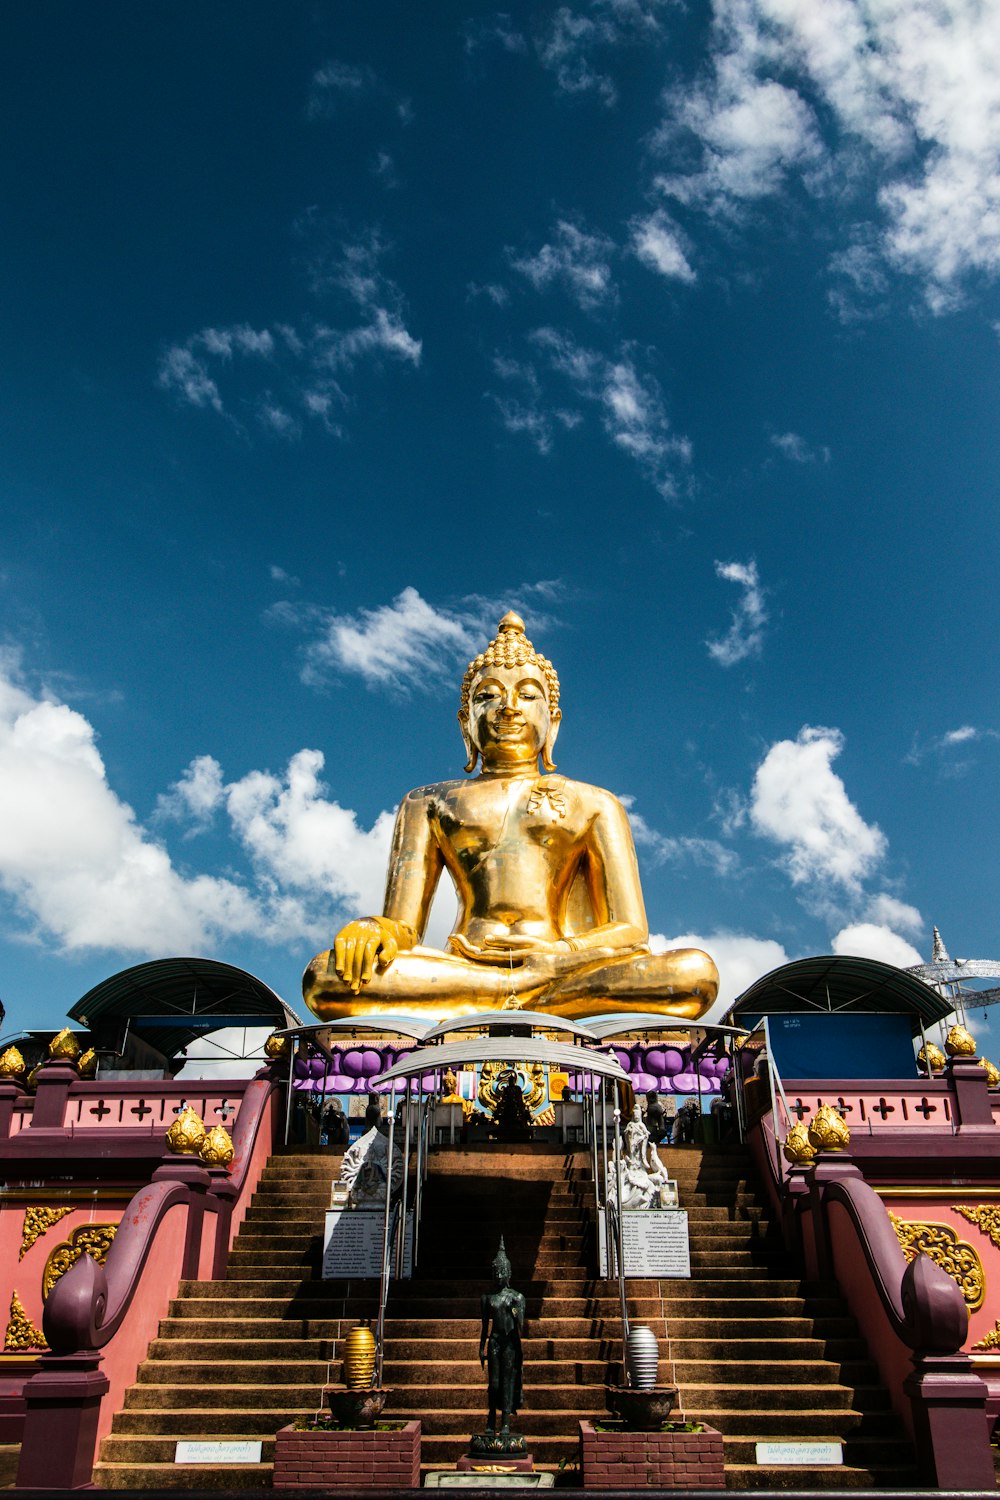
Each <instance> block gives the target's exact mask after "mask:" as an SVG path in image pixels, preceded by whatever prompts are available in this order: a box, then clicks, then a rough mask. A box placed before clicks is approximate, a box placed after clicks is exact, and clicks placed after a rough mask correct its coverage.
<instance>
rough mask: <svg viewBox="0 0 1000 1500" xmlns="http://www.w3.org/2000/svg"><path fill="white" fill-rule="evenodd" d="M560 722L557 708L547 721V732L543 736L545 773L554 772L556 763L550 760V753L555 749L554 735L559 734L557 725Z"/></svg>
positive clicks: (559, 711)
mask: <svg viewBox="0 0 1000 1500" xmlns="http://www.w3.org/2000/svg"><path fill="white" fill-rule="evenodd" d="M561 722H562V710H561V709H559V708H557V709H556V711H555V713H554V714H553V715H552V717H551V718H550V720H549V732H548V734H547V735H546V736H545V744H544V745H543V746H542V765H543V767H544V768H545V770H546V771H554V770H555V768H556V763H555V761H554V760H553V759H552V751H553V749H554V748H555V743H556V735H557V734H558V733H559V725H560V724H561Z"/></svg>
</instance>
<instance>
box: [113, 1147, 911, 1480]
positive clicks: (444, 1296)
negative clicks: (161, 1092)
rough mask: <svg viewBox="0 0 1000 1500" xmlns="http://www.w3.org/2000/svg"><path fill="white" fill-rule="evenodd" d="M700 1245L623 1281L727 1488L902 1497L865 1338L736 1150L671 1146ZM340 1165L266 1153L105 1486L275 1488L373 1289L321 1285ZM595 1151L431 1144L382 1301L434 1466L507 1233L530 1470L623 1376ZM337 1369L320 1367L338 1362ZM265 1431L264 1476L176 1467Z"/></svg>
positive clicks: (128, 1419) (462, 1410)
mask: <svg viewBox="0 0 1000 1500" xmlns="http://www.w3.org/2000/svg"><path fill="white" fill-rule="evenodd" d="M662 1154H663V1156H664V1159H665V1160H666V1162H667V1164H668V1167H669V1169H670V1171H671V1174H672V1175H673V1176H675V1177H676V1179H677V1181H678V1186H679V1191H680V1198H681V1203H682V1206H684V1207H685V1208H687V1209H688V1215H689V1227H690V1233H691V1261H692V1277H691V1280H690V1281H682V1282H671V1281H666V1282H663V1283H658V1282H656V1281H651V1280H647V1281H631V1282H630V1283H629V1286H628V1302H629V1308H630V1315H631V1316H632V1317H633V1319H634V1320H636V1321H642V1322H644V1323H647V1324H648V1325H649V1326H650V1327H651V1328H652V1329H653V1331H654V1332H655V1333H656V1334H657V1335H658V1337H659V1338H660V1340H661V1353H662V1355H663V1363H662V1364H661V1370H660V1378H661V1380H666V1379H670V1378H673V1379H674V1380H675V1381H676V1382H677V1383H678V1385H679V1386H680V1388H681V1401H682V1407H683V1411H684V1414H685V1415H688V1416H694V1417H700V1418H702V1419H703V1420H705V1421H708V1422H710V1423H711V1424H712V1425H713V1426H716V1427H718V1428H719V1430H720V1431H721V1432H722V1433H723V1437H724V1442H725V1448H726V1463H727V1482H728V1484H729V1487H730V1488H748V1489H749V1488H756V1489H759V1488H762V1487H763V1488H787V1487H789V1485H798V1486H801V1484H802V1483H803V1482H804V1478H803V1476H805V1480H807V1482H808V1485H809V1487H810V1488H815V1489H818V1488H831V1489H857V1488H871V1487H875V1488H877V1487H885V1486H887V1485H892V1486H896V1485H900V1484H902V1485H905V1484H906V1482H907V1480H908V1479H909V1478H910V1475H909V1471H908V1467H907V1466H908V1465H909V1464H910V1462H911V1456H910V1454H909V1451H908V1448H907V1445H906V1444H905V1443H903V1442H902V1440H901V1438H900V1434H899V1428H898V1424H897V1422H896V1419H895V1417H894V1416H893V1414H892V1413H891V1411H890V1410H889V1407H888V1401H887V1399H886V1395H885V1392H884V1391H883V1390H881V1388H880V1387H879V1386H878V1385H877V1383H876V1382H875V1376H874V1372H873V1369H872V1366H871V1365H870V1363H869V1361H868V1358H867V1352H866V1350H865V1348H864V1345H863V1343H862V1342H861V1341H860V1340H859V1338H858V1336H857V1331H856V1329H855V1327H854V1325H853V1322H852V1320H851V1319H850V1318H849V1317H848V1316H847V1315H846V1313H845V1310H844V1307H843V1305H842V1303H841V1302H840V1300H839V1299H838V1298H837V1296H836V1295H833V1294H832V1293H831V1289H830V1288H827V1287H816V1286H811V1285H809V1284H806V1283H803V1282H802V1281H801V1279H800V1277H799V1274H798V1270H797V1267H796V1266H795V1265H794V1264H793V1263H792V1262H791V1261H790V1259H789V1257H788V1256H787V1254H786V1253H785V1251H784V1250H783V1248H782V1247H781V1246H780V1245H778V1244H777V1243H776V1242H774V1241H772V1240H771V1239H769V1238H768V1232H767V1231H768V1226H767V1223H766V1221H765V1219H764V1216H763V1214H762V1211H761V1207H760V1203H759V1201H758V1199H757V1196H756V1194H755V1189H754V1183H753V1180H752V1177H751V1175H750V1168H749V1164H748V1162H747V1160H746V1158H745V1157H743V1156H742V1155H741V1154H740V1153H738V1152H728V1153H727V1152H711V1151H705V1152H702V1151H700V1150H698V1149H697V1148H675V1149H673V1150H669V1149H668V1150H666V1151H664V1152H663V1153H662ZM337 1167H338V1161H337V1159H336V1158H334V1157H331V1156H330V1155H329V1154H324V1155H321V1156H304V1155H287V1154H281V1155H279V1156H276V1157H275V1158H273V1159H272V1161H271V1162H270V1163H269V1165H268V1168H267V1170H266V1172H265V1174H264V1177H263V1178H262V1181H261V1183H260V1186H259V1189H258V1191H257V1193H256V1194H255V1196H254V1201H253V1204H252V1206H251V1207H250V1209H249V1212H248V1215H247V1218H246V1220H245V1222H244V1225H243V1228H242V1230H241V1233H240V1236H239V1239H238V1242H237V1246H236V1248H235V1249H234V1252H233V1255H232V1257H231V1263H230V1267H229V1270H228V1274H227V1277H226V1279H225V1280H224V1281H221V1282H188V1283H185V1284H183V1285H182V1286H181V1288H180V1294H179V1296H178V1298H177V1299H176V1301H175V1302H174V1303H173V1304H172V1305H171V1308H170V1310H169V1315H168V1317H167V1318H166V1319H164V1321H163V1323H162V1324H161V1327H160V1331H159V1335H158V1337H157V1338H156V1339H155V1340H154V1341H153V1343H152V1344H151V1346H150V1349H149V1354H148V1358H147V1359H146V1361H145V1362H144V1363H143V1365H142V1366H141V1367H140V1370H139V1374H138V1377H137V1380H136V1383H135V1385H134V1386H133V1387H132V1389H131V1390H130V1391H129V1392H128V1394H127V1397H126V1404H125V1408H124V1410H123V1411H122V1412H120V1413H118V1414H117V1416H116V1417H115V1422H114V1427H113V1430H112V1433H111V1436H110V1437H109V1438H107V1439H106V1440H105V1442H104V1443H103V1445H102V1451H101V1462H100V1465H99V1467H98V1470H97V1473H96V1474H95V1481H96V1483H97V1484H98V1485H101V1486H103V1487H105V1488H109V1489H130V1488H135V1489H139V1488H193V1487H197V1488H212V1487H213V1486H214V1487H224V1486H229V1487H233V1486H237V1487H239V1488H244V1489H253V1488H265V1487H267V1486H268V1485H269V1484H270V1462H271V1455H272V1452H273V1442H274V1434H275V1432H276V1430H277V1428H278V1427H280V1426H283V1425H284V1424H285V1423H286V1422H288V1421H291V1420H293V1419H294V1417H296V1416H298V1415H300V1414H307V1413H310V1412H312V1411H315V1410H316V1409H317V1407H318V1406H319V1405H320V1404H321V1401H322V1390H323V1387H324V1385H325V1384H326V1383H327V1381H328V1379H330V1378H332V1379H333V1381H334V1382H336V1381H337V1380H338V1379H339V1376H340V1365H339V1358H340V1344H339V1341H340V1340H341V1339H342V1338H343V1335H344V1333H345V1332H346V1330H347V1329H348V1328H349V1327H351V1326H352V1325H353V1324H354V1323H355V1322H356V1321H357V1320H358V1318H359V1317H362V1316H372V1315H374V1313H375V1312H376V1310H377V1309H376V1304H375V1288H374V1286H373V1284H372V1283H359V1282H345V1281H340V1282H333V1281H331V1282H323V1281H321V1280H320V1279H319V1278H318V1271H319V1261H320V1254H321V1245H322V1224H323V1213H324V1210H325V1209H326V1206H327V1204H328V1203H329V1196H330V1183H331V1180H332V1178H333V1177H334V1176H335V1175H336V1171H337ZM593 1218H594V1214H593V1208H592V1186H591V1183H590V1157H589V1153H587V1152H585V1151H583V1150H580V1151H577V1152H569V1153H566V1154H565V1155H562V1154H560V1155H553V1154H552V1153H551V1152H533V1151H531V1150H530V1149H529V1150H522V1151H515V1152H508V1153H504V1152H503V1151H497V1150H496V1149H491V1150H487V1151H482V1150H477V1151H468V1152H466V1151H447V1150H446V1151H442V1152H439V1153H436V1154H435V1157H434V1159H433V1162H432V1172H431V1175H430V1177H429V1178H428V1182H427V1189H426V1198H425V1217H424V1223H423V1227H422V1233H421V1264H420V1266H419V1267H418V1272H417V1275H416V1277H415V1279H414V1280H413V1281H412V1282H410V1283H404V1284H401V1285H399V1286H396V1287H394V1288H393V1292H392V1295H391V1297H390V1302H389V1306H388V1309H387V1320H386V1353H385V1366H384V1380H385V1384H386V1385H388V1386H389V1387H390V1388H391V1389H392V1391H393V1396H392V1398H391V1413H390V1414H392V1415H395V1416H397V1417H400V1418H405V1417H410V1416H412V1417H419V1418H420V1420H421V1422H422V1425H423V1463H424V1467H425V1468H427V1467H439V1466H442V1465H449V1464H452V1463H454V1462H455V1461H456V1459H457V1458H458V1457H460V1456H461V1454H462V1453H463V1452H465V1450H466V1449H467V1446H468V1439H469V1436H470V1434H471V1433H472V1432H473V1431H476V1430H479V1429H480V1428H481V1426H482V1423H483V1420H484V1417H485V1410H484V1377H483V1375H482V1372H481V1369H480V1367H479V1363H478V1358H477V1350H478V1338H479V1328H480V1321H479V1314H480V1294H481V1292H482V1291H483V1289H484V1288H485V1286H486V1285H487V1284H488V1279H489V1269H488V1268H489V1262H490V1260H491V1259H492V1256H493V1254H494V1253H495V1250H496V1245H497V1241H498V1238H499V1234H500V1232H501V1231H502V1232H503V1233H504V1235H505V1242H506V1246H507V1250H508V1253H509V1255H510V1257H511V1261H512V1263H513V1266H514V1278H513V1279H514V1284H515V1285H516V1286H517V1287H518V1288H519V1289H520V1290H522V1291H523V1292H524V1293H525V1297H526V1302H527V1314H528V1326H527V1329H526V1336H525V1339H524V1359H525V1368H524V1376H525V1382H524V1383H525V1404H524V1407H523V1409H522V1412H521V1415H520V1417H519V1419H518V1425H519V1427H520V1429H521V1430H522V1431H524V1432H525V1433H526V1435H528V1437H529V1445H530V1447H531V1450H532V1452H533V1453H534V1455H535V1458H536V1461H537V1462H539V1463H541V1464H543V1465H548V1466H555V1465H557V1464H559V1462H560V1461H561V1460H571V1459H573V1458H575V1456H576V1454H577V1451H578V1447H577V1433H578V1426H579V1421H580V1418H581V1417H584V1416H599V1415H601V1414H602V1412H603V1407H604V1390H603V1387H604V1384H605V1382H606V1381H607V1380H608V1379H609V1378H612V1379H617V1378H619V1375H618V1371H619V1369H620V1365H619V1361H620V1357H621V1325H620V1311H619V1303H618V1293H617V1287H616V1285H615V1284H613V1283H610V1282H607V1281H602V1280H599V1279H598V1278H596V1277H595V1275H594V1266H593V1264H592V1255H593V1250H592V1245H593V1238H594V1231H593ZM334 1355H336V1358H335V1359H333V1364H332V1370H331V1358H332V1357H333V1356H334ZM227 1437H229V1438H246V1437H250V1438H255V1439H256V1438H259V1439H260V1440H261V1442H262V1445H263V1446H262V1462H261V1464H260V1465H250V1466H239V1467H238V1468H230V1467H229V1466H226V1471H225V1472H224V1473H223V1474H222V1476H221V1478H220V1479H219V1482H218V1484H216V1482H215V1480H214V1479H213V1478H212V1477H210V1476H209V1475H208V1473H207V1472H206V1470H205V1469H203V1468H200V1467H199V1468H196V1469H187V1468H186V1467H185V1466H183V1465H175V1464H174V1463H173V1454H174V1445H175V1444H176V1442H177V1440H178V1438H214V1439H225V1438H227ZM760 1440H770V1441H782V1440H783V1441H789V1440H793V1441H794V1440H799V1441H817V1442H818V1441H843V1442H844V1443H845V1445H846V1446H845V1465H844V1466H843V1467H838V1468H837V1469H835V1470H834V1469H831V1470H818V1469H809V1470H808V1471H802V1470H767V1469H764V1468H762V1467H758V1466H757V1465H756V1463H755V1461H754V1460H755V1445H756V1443H757V1442H758V1441H760Z"/></svg>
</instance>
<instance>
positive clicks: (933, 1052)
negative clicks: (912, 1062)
mask: <svg viewBox="0 0 1000 1500" xmlns="http://www.w3.org/2000/svg"><path fill="white" fill-rule="evenodd" d="M947 1061H948V1059H947V1058H946V1057H945V1055H944V1053H943V1052H942V1051H941V1048H940V1047H938V1046H936V1045H935V1044H934V1043H933V1042H928V1043H927V1046H926V1047H921V1049H920V1051H919V1052H918V1053H917V1062H918V1063H919V1064H920V1065H921V1067H923V1068H927V1067H929V1068H930V1070H931V1072H932V1073H940V1071H941V1069H942V1068H943V1067H944V1065H945V1063H946V1062H947Z"/></svg>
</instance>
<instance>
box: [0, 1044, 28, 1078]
mask: <svg viewBox="0 0 1000 1500" xmlns="http://www.w3.org/2000/svg"><path fill="white" fill-rule="evenodd" d="M23 1072H24V1058H23V1057H22V1056H21V1054H20V1052H18V1050H17V1048H16V1047H8V1048H7V1050H6V1052H4V1053H2V1054H0V1081H3V1082H8V1081H9V1080H11V1079H13V1078H20V1076H21V1074H22V1073H23Z"/></svg>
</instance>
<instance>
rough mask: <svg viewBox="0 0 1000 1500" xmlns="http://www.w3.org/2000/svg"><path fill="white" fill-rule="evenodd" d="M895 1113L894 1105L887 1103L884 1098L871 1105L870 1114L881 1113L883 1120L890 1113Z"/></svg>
mask: <svg viewBox="0 0 1000 1500" xmlns="http://www.w3.org/2000/svg"><path fill="white" fill-rule="evenodd" d="M895 1113H896V1106H895V1105H894V1104H889V1103H887V1102H886V1100H885V1099H880V1100H879V1101H878V1103H877V1104H875V1105H873V1106H872V1114H873V1115H881V1116H882V1118H883V1120H887V1119H888V1118H889V1116H890V1115H894V1114H895Z"/></svg>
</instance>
